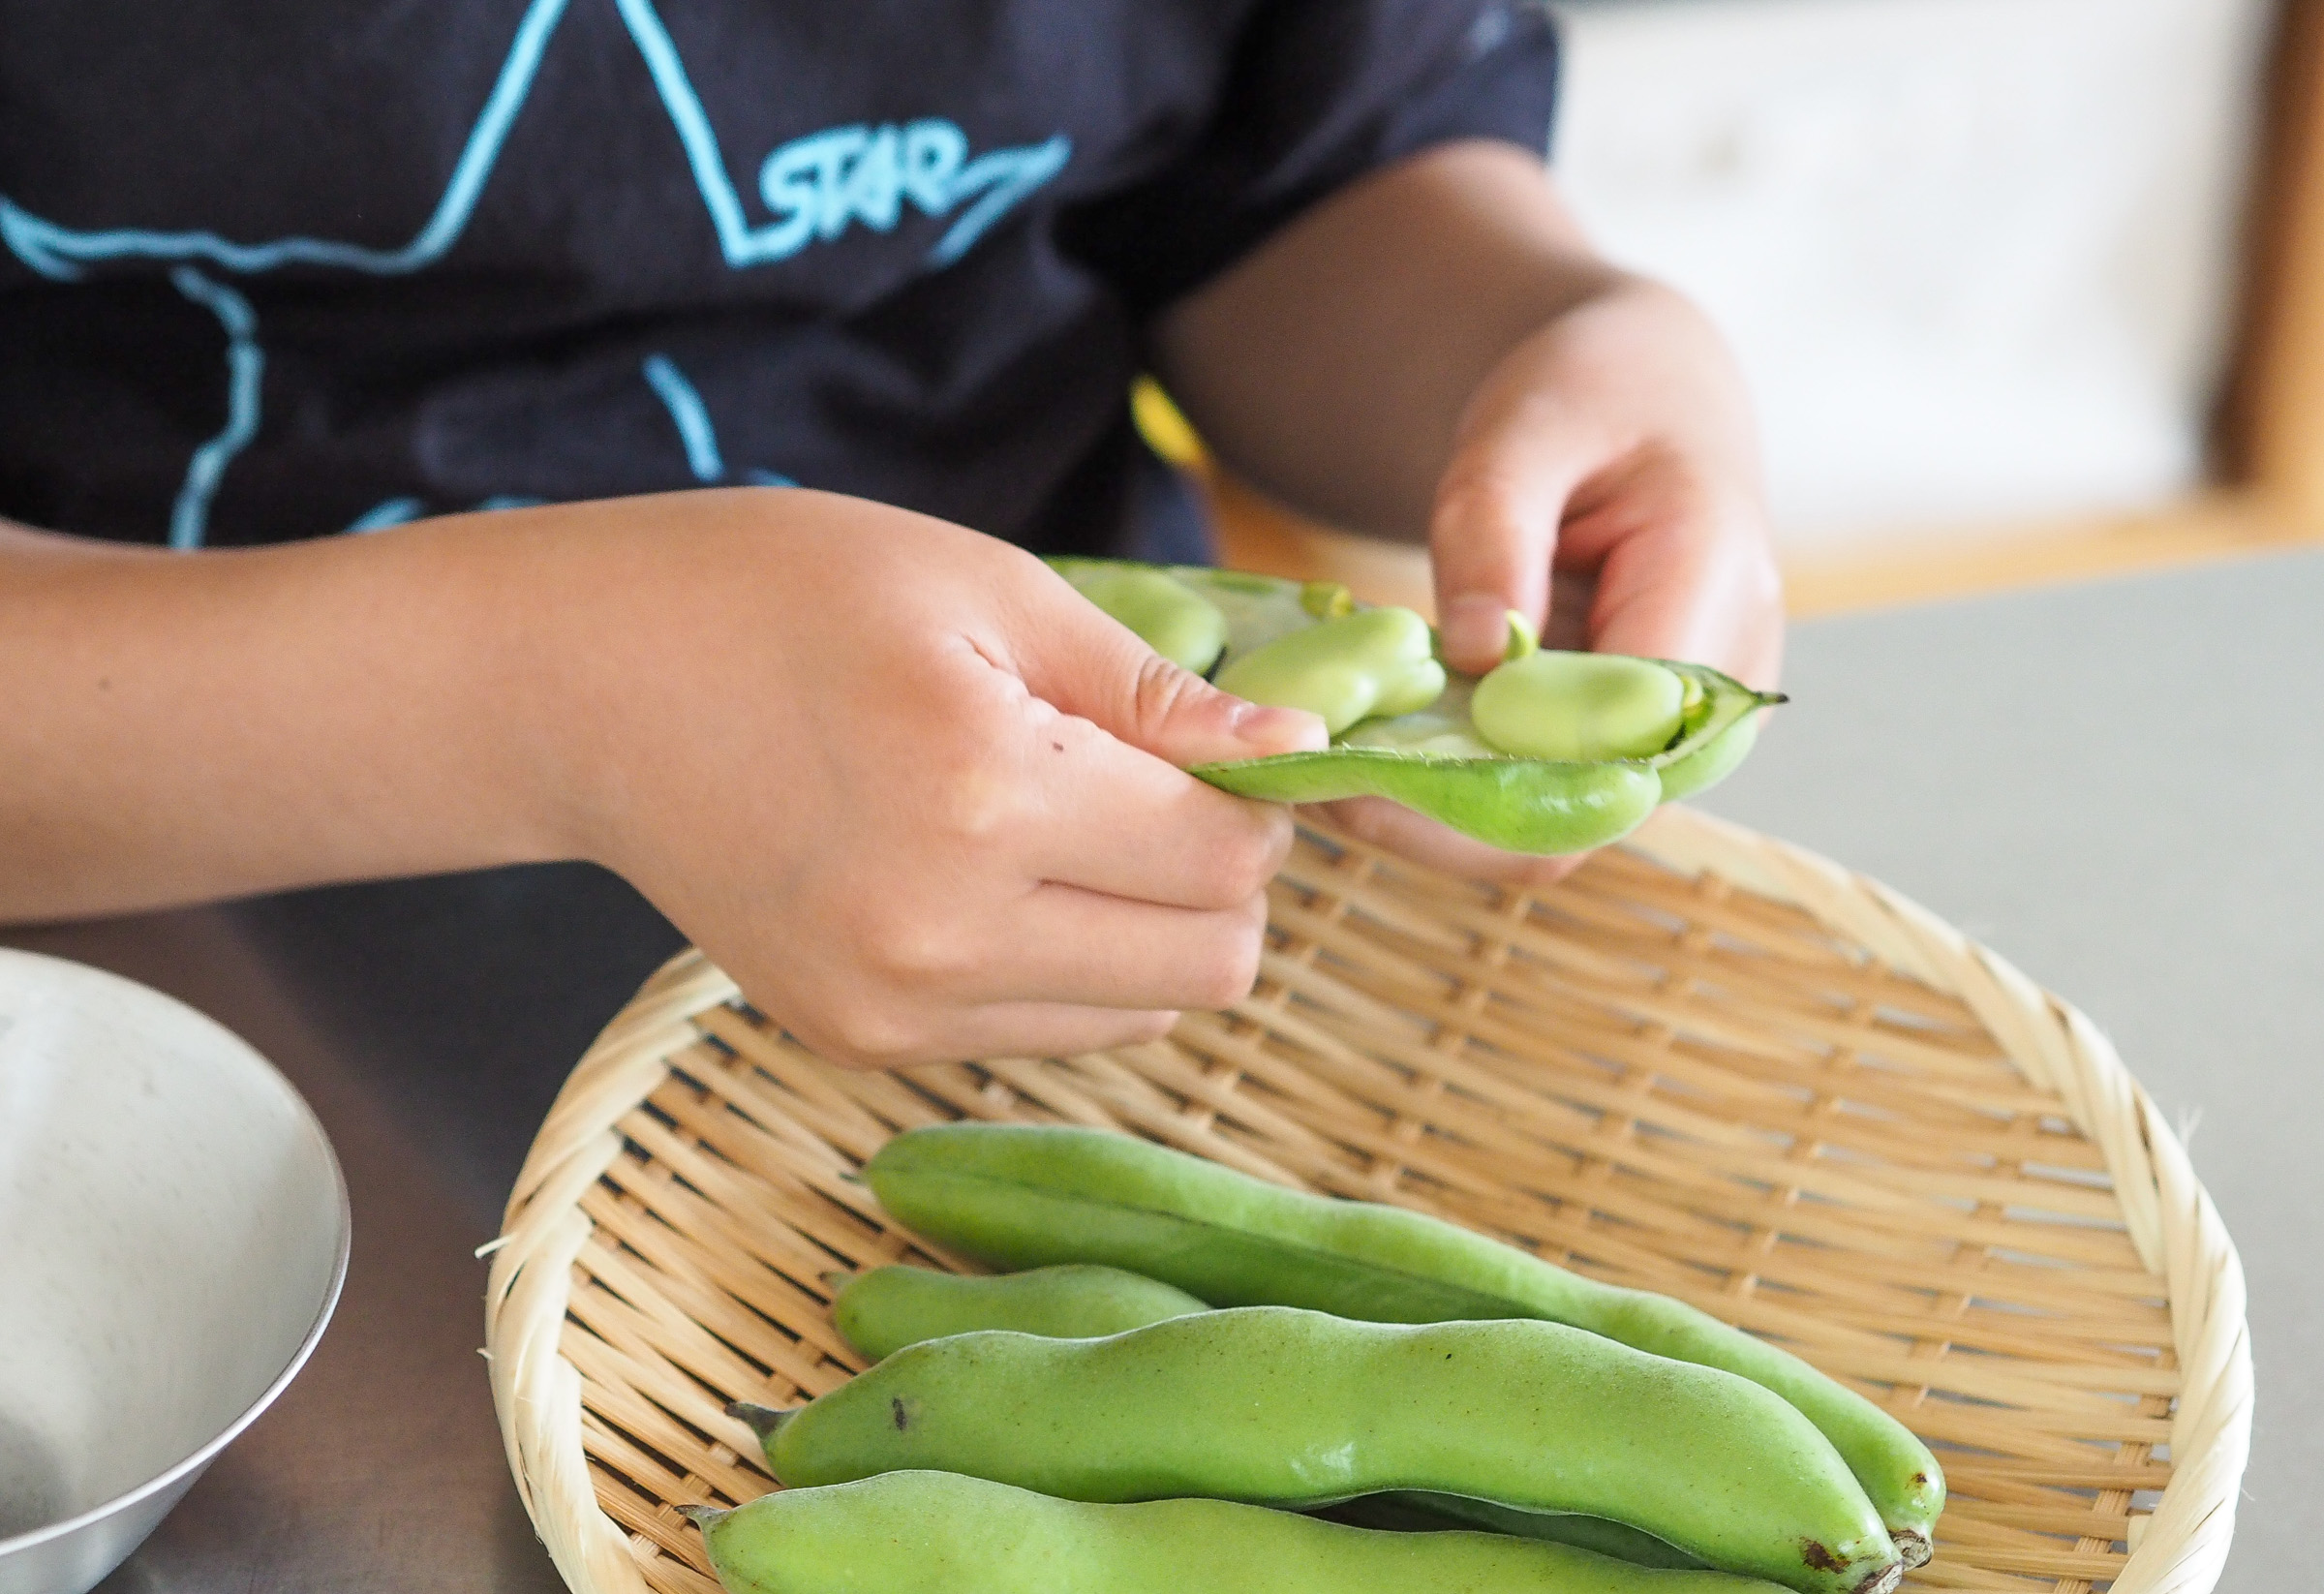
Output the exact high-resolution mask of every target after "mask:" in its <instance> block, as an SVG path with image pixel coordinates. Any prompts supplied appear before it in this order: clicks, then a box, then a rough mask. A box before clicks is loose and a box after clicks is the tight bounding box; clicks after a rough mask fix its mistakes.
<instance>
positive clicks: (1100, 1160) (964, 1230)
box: [864, 1123, 1944, 1566]
mask: <svg viewBox="0 0 2324 1594" xmlns="http://www.w3.org/2000/svg"><path fill="white" fill-rule="evenodd" d="M864 1177H865V1179H866V1180H868V1181H869V1182H870V1184H871V1188H872V1190H873V1192H874V1193H875V1194H877V1195H878V1197H879V1200H880V1204H881V1205H882V1206H884V1207H885V1208H886V1209H887V1210H888V1211H889V1212H891V1213H892V1214H894V1215H895V1217H897V1218H898V1219H899V1220H900V1221H902V1223H903V1224H904V1225H906V1226H907V1227H908V1228H910V1229H912V1230H913V1231H915V1232H916V1233H918V1234H921V1235H924V1236H926V1237H927V1238H929V1239H930V1240H933V1241H936V1242H938V1243H940V1244H942V1245H945V1246H947V1247H949V1248H950V1249H953V1250H955V1251H958V1252H960V1253H962V1254H963V1255H966V1256H971V1257H974V1258H975V1259H976V1260H978V1261H980V1262H983V1263H985V1264H987V1265H988V1266H993V1267H1004V1268H1033V1267H1042V1266H1047V1265H1050V1264H1055V1263H1060V1262H1101V1263H1105V1264H1108V1265H1110V1266H1113V1267H1116V1268H1125V1269H1129V1270H1131V1271H1133V1272H1140V1273H1144V1274H1146V1275H1147V1276H1148V1277H1153V1278H1159V1279H1162V1280H1164V1281H1165V1282H1167V1283H1171V1284H1175V1285H1177V1287H1178V1288H1180V1289H1183V1290H1186V1291H1189V1292H1191V1293H1192V1294H1195V1295H1198V1296H1200V1297H1201V1298H1202V1299H1204V1300H1206V1301H1209V1302H1212V1303H1217V1304H1220V1305H1229V1306H1236V1305H1255V1304H1260V1303H1281V1304H1286V1305H1295V1306H1306V1307H1311V1308H1313V1309H1315V1310H1319V1311H1328V1312H1337V1313H1339V1314H1340V1315H1342V1316H1345V1317H1360V1318H1375V1319H1379V1320H1381V1321H1384V1322H1396V1323H1428V1322H1439V1321H1445V1320H1450V1319H1458V1318H1495V1317H1535V1318H1545V1319H1548V1320H1549V1321H1552V1322H1557V1323H1567V1324H1571V1325H1573V1326H1575V1327H1576V1328H1580V1329H1586V1330H1588V1331H1590V1332H1591V1333H1599V1334H1603V1335H1605V1336H1606V1337H1607V1338H1609V1339H1614V1340H1619V1341H1620V1342H1622V1343H1624V1344H1626V1345H1631V1346H1634V1347H1636V1348H1637V1349H1639V1350H1644V1351H1651V1352H1653V1353H1655V1354H1657V1355H1660V1356H1667V1357H1673V1358H1676V1359H1678V1360H1680V1361H1684V1362H1693V1363H1699V1364H1702V1365H1704V1366H1710V1367H1718V1368H1722V1369H1724V1370H1726V1371H1728V1372H1731V1373H1734V1374H1737V1375H1738V1376H1740V1377H1743V1378H1748V1379H1750V1380H1751V1381H1753V1382H1754V1383H1756V1384H1758V1385H1760V1386H1762V1387H1764V1388H1766V1389H1768V1390H1770V1391H1772V1392H1774V1393H1775V1394H1777V1395H1781V1396H1783V1398H1784V1399H1786V1400H1788V1401H1789V1402H1790V1403H1791V1404H1792V1405H1793V1406H1795V1407H1797V1408H1798V1409H1799V1410H1800V1411H1801V1412H1803V1413H1805V1414H1806V1415H1807V1416H1808V1418H1809V1419H1810V1420H1811V1421H1813V1422H1814V1423H1815V1424H1816V1425H1817V1426H1818V1427H1819V1429H1821V1430H1822V1431H1823V1433H1824V1434H1825V1436H1826V1437H1828V1438H1829V1439H1830V1440H1831V1442H1832V1444H1833V1445H1834V1446H1835V1447H1836V1448H1837V1449H1838V1451H1839V1453H1840V1455H1841V1456H1843V1457H1844V1458H1846V1460H1847V1462H1848V1464H1849V1467H1850V1470H1851V1471H1852V1472H1853V1473H1854V1474H1855V1476H1856V1478H1857V1480H1858V1482H1859V1483H1860V1484H1861V1485H1862V1487H1863V1488H1864V1491H1865V1493H1866V1494H1867V1495H1868V1496H1869V1497H1870V1499H1871V1500H1872V1502H1873V1504H1874V1506H1875V1507H1876V1508H1878V1510H1879V1511H1880V1513H1881V1518H1882V1519H1883V1520H1884V1521H1885V1522H1886V1524H1887V1526H1888V1530H1889V1532H1890V1534H1891V1535H1892V1536H1893V1537H1894V1539H1895V1541H1896V1544H1897V1548H1899V1549H1900V1550H1901V1551H1902V1552H1903V1553H1904V1555H1905V1557H1906V1559H1907V1561H1908V1562H1909V1563H1910V1564H1911V1565H1915V1566H1917V1565H1919V1564H1920V1563H1921V1562H1923V1561H1925V1560H1927V1559H1928V1556H1929V1552H1930V1543H1931V1535H1932V1534H1933V1533H1934V1531H1935V1524H1936V1521H1937V1517H1938V1515H1939V1514H1940V1513H1941V1512H1942V1510H1943V1509H1944V1473H1943V1470H1942V1468H1941V1467H1939V1466H1938V1464H1937V1458H1936V1456H1933V1455H1932V1454H1931V1453H1930V1451H1929V1448H1928V1447H1927V1446H1926V1445H1924V1444H1922V1443H1921V1442H1920V1440H1919V1439H1918V1438H1917V1437H1915V1436H1914V1434H1913V1433H1912V1431H1911V1429H1910V1428H1907V1427H1906V1426H1905V1425H1903V1424H1902V1423H1899V1422H1898V1421H1897V1420H1896V1419H1895V1418H1894V1417H1892V1416H1890V1415H1889V1414H1888V1413H1886V1412H1884V1411H1882V1410H1881V1408H1880V1407H1878V1406H1876V1405H1874V1404H1873V1403H1872V1402H1871V1401H1869V1400H1867V1399H1865V1398H1864V1397H1863V1396H1862V1395H1858V1394H1856V1393H1855V1392H1854V1391H1853V1390H1850V1389H1849V1388H1848V1387H1846V1386H1845V1385H1843V1384H1840V1383H1839V1382H1837V1381H1836V1380H1834V1379H1832V1378H1829V1377H1827V1376H1825V1375H1824V1374H1823V1373H1821V1372H1819V1371H1818V1370H1817V1369H1815V1368H1814V1367H1811V1366H1810V1365H1808V1364H1807V1363H1805V1362H1803V1361H1801V1360H1800V1359H1799V1358H1798V1357H1795V1356H1793V1355H1791V1354H1790V1353H1789V1352H1788V1351H1785V1350H1783V1349H1781V1348H1780V1347H1778V1346H1775V1345H1771V1344H1769V1343H1767V1342H1766V1341H1765V1340H1762V1339H1758V1338H1755V1337H1753V1336H1752V1335H1750V1334H1747V1333H1742V1332H1740V1331H1739V1330H1736V1329H1733V1328H1730V1327H1728V1325H1727V1324H1725V1323H1722V1322H1720V1321H1719V1320H1718V1319H1717V1318H1715V1317H1712V1316H1710V1315H1709V1314H1708V1313H1706V1312H1701V1311H1697V1310H1696V1309H1695V1308H1694V1307H1692V1306H1689V1305H1687V1304H1686V1303H1683V1302H1679V1301H1673V1300H1671V1299H1669V1298H1668V1297H1667V1296H1661V1295H1655V1294H1652V1293H1650V1292H1647V1291H1643V1290H1627V1289H1622V1288H1619V1287H1617V1286H1614V1285H1610V1284H1602V1283H1599V1282H1598V1281H1596V1280H1594V1279H1589V1278H1584V1277H1582V1276H1581V1275H1579V1274H1577V1273H1573V1272H1567V1271H1566V1270H1565V1269H1563V1268H1559V1267H1556V1266H1554V1265H1552V1264H1550V1263H1547V1262H1544V1261H1543V1260H1542V1259H1541V1258H1539V1257H1536V1256H1533V1255H1531V1254H1529V1253H1527V1252H1524V1251H1520V1250H1518V1249H1517V1248H1515V1247H1514V1246H1512V1245H1505V1244H1502V1243H1501V1242H1500V1241H1495V1240H1491V1239H1488V1238H1487V1237H1485V1236H1483V1235H1480V1234H1476V1233H1473V1232H1471V1231H1470V1230H1467V1229H1463V1228H1460V1227H1458V1226H1457V1225H1455V1224H1451V1223H1446V1222H1443V1221H1441V1220H1440V1219H1437V1218H1432V1217H1427V1216H1424V1215H1423V1214H1422V1213H1419V1212H1413V1211H1405V1210H1403V1209H1401V1208H1396V1207H1388V1206H1382V1205H1379V1204H1377V1203H1373V1202H1361V1201H1335V1200H1330V1199H1328V1198H1326V1197H1322V1196H1315V1195H1309V1194H1307V1193H1305V1192H1303V1191H1299V1190H1291V1189H1286V1188H1285V1187H1283V1186H1282V1185H1279V1184H1273V1183H1269V1182H1268V1181H1266V1180H1258V1179H1253V1178H1251V1177H1250V1176H1249V1175H1247V1174H1241V1173H1238V1172H1236V1171H1235V1170H1234V1169H1232V1168H1227V1167H1224V1166H1222V1165H1220V1164H1218V1163H1215V1162H1211V1161H1208V1159H1206V1158H1203V1157H1196V1156H1189V1155H1187V1154H1186V1153H1185V1152H1182V1151H1175V1150H1170V1149H1169V1148H1168V1147H1164V1146H1157V1145H1155V1144H1153V1143H1152V1142H1150V1141H1145V1140H1139V1139H1135V1138H1133V1137H1131V1136H1128V1135H1120V1134H1113V1133H1109V1132H1107V1131H1104V1130H1097V1129H1083V1128H1075V1127H1066V1126H1036V1125H1031V1124H1001V1123H948V1124H935V1125H931V1126H929V1127H926V1128H921V1129H914V1130H911V1131H909V1132H908V1133H905V1134H902V1135H899V1136H897V1137H896V1138H895V1139H893V1140H891V1141H889V1142H888V1143H887V1144H886V1145H885V1146H883V1147H881V1148H880V1150H879V1151H878V1152H877V1153H876V1154H875V1155H874V1156H873V1157H872V1158H871V1161H870V1162H869V1163H867V1164H866V1165H865V1168H864Z"/></svg>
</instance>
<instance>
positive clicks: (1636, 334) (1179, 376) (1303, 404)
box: [1155, 141, 1783, 884]
mask: <svg viewBox="0 0 2324 1594" xmlns="http://www.w3.org/2000/svg"><path fill="white" fill-rule="evenodd" d="M1155 345H1156V352H1157V354H1158V357H1159V365H1160V372H1161V375H1162V377H1163V379H1164V381H1165V382H1166V383H1168V384H1169V386H1170V388H1171V390H1172V392H1173V393H1174V394H1175V395H1176V396H1177V398H1178V399H1179V400H1180V401H1181V402H1182V403H1183V404H1184V405H1185V407H1186V410H1187V413H1188V414H1189V416H1190V417H1191V418H1192V419H1193V421H1194V423H1195V425H1196V427H1197V428H1198V429H1199V430H1200V431H1201V432H1202V434H1203V436H1204V439H1205V440H1206V442H1208V444H1210V445H1211V446H1212V447H1213V448H1214V449H1215V451H1216V452H1217V453H1218V454H1219V455H1220V456H1221V457H1222V458H1224V459H1225V460H1226V461H1227V462H1228V463H1229V464H1230V465H1232V466H1234V467H1235V468H1236V469H1237V470H1238V472H1240V473H1241V474H1242V475H1245V476H1246V477H1248V478H1250V479H1252V480H1254V481H1256V482H1257V483H1258V484H1259V485H1261V486H1262V487H1265V488H1267V489H1269V491H1271V492H1274V493H1275V494H1277V495H1278V496H1280V497H1282V498H1283V499H1285V500H1286V501H1288V502H1289V503H1291V504H1293V505H1295V506H1298V507H1300V508H1301V509H1304V510H1306V511H1308V512H1309V513H1312V514H1315V515H1317V516H1319V517H1321V518H1322V519H1324V520H1326V521H1328V522H1330V523H1332V524H1335V525H1339V526H1345V527H1349V528H1352V529H1355V530H1359V531H1365V532H1370V533H1373V534H1375V535H1378V536H1385V537H1393V538H1404V539H1411V538H1417V537H1420V536H1425V537H1426V538H1427V540H1428V544H1429V550H1430V553H1431V556H1432V559H1433V562H1434V565H1435V573H1436V594H1437V604H1438V617H1439V620H1440V622H1441V624H1442V629H1443V636H1444V643H1445V651H1446V654H1447V657H1448V660H1449V661H1450V662H1451V663H1452V665H1453V666H1454V667H1456V668H1461V669H1466V670H1469V671H1471V672H1477V671H1482V670H1483V669H1486V668H1489V667H1490V665H1491V664H1492V662H1493V660H1494V659H1497V658H1498V657H1499V654H1500V650H1501V647H1502V645H1503V642H1504V640H1505V638H1506V634H1507V633H1506V629H1505V618H1504V616H1505V611H1507V610H1509V609H1517V610H1519V611H1521V612H1522V613H1524V614H1525V615H1527V616H1528V617H1529V618H1531V619H1532V620H1533V621H1535V622H1536V623H1537V624H1541V625H1543V635H1544V641H1545V642H1547V643H1548V644H1549V645H1551V646H1561V647H1588V648H1595V649H1598V650H1601V651H1605V652H1612V653H1636V654H1645V655H1649V656H1654V657H1661V658H1669V659H1690V660H1694V661H1697V662H1699V663H1706V664H1712V665H1715V666H1717V667H1718V668H1720V669H1723V670H1726V671H1728V673H1729V674H1731V675H1734V676H1737V677H1738V678H1740V679H1742V680H1744V681H1746V682H1748V683H1750V684H1751V685H1754V686H1758V687H1762V688H1769V687H1772V686H1774V684H1775V673H1776V667H1777V664H1778V661H1779V655H1780V653H1781V649H1782V637H1783V609H1782V593H1781V583H1780V582H1779V580H1778V578H1777V574H1776V567H1775V561H1774V557H1773V553H1772V551H1771V549H1770V546H1769V542H1768V535H1767V527H1766V517H1765V511H1764V509H1763V507H1762V506H1761V497H1760V485H1759V472H1758V462H1757V458H1756V445H1755V443H1754V439H1753V428H1752V422H1751V416H1750V410H1749V406H1748V403H1747V401H1746V399H1745V396H1744V393H1743V390H1742V383H1741V382H1740V380H1739V378H1738V377H1737V375H1736V372H1735V368H1734V364H1733V361H1732V360H1731V359H1730V358H1729V356H1728V353H1727V351H1726V350H1725V348H1724V347H1723V346H1722V345H1721V343H1720V340H1719V338H1718V336H1717V334H1716V333H1714V332H1713V331H1712V330H1711V328H1710V326H1709V325H1708V323H1707V322H1704V320H1703V319H1702V317H1701V316H1700V315H1699V314H1697V312H1696V311H1695V310H1694V309H1693V307H1692V306H1690V305H1689V304H1687V302H1686V301H1685V300H1683V299H1681V298H1680V297H1679V296H1678V295H1677V294H1675V293H1672V292H1670V291H1667V290H1665V289H1662V288H1659V287H1657V286H1655V285H1654V284H1652V283H1648V282H1645V281H1643V280H1641V279H1639V278H1636V277H1633V276H1630V275H1628V274H1627V273H1624V272H1622V271H1619V270H1616V269H1614V268H1613V267H1611V266H1609V265H1607V264H1606V263H1605V261H1602V260H1600V259H1599V258H1598V257H1597V255H1596V254H1595V253H1594V252H1593V251H1592V250H1591V248H1590V247H1589V244H1588V241H1587V240H1586V239H1585V238H1584V237H1583V236H1582V233H1581V230H1580V229H1579V227H1578V226H1577V225H1576V224H1575V221H1574V218H1573V217H1572V215H1571V214H1570V213H1569V212H1568V211H1567V209H1566V207H1565V205H1564V203H1563V201H1562V200H1561V199H1559V197H1558V195H1557V192H1556V189H1555V187H1554V185H1553V184H1552V183H1551V182H1550V181H1549V179H1548V177H1547V175H1546V173H1545V172H1544V169H1543V167H1542V163H1541V162H1540V161H1539V160H1538V159H1536V158H1535V157H1533V156H1532V155H1529V154H1528V153H1526V152H1525V151H1523V150H1520V149H1517V148H1515V147H1514V146H1512V145H1508V144H1499V143H1490V142H1484V141H1472V142H1466V143H1452V144H1446V145H1442V146H1439V147H1437V148H1434V149H1430V150H1427V151H1425V152H1423V153H1422V154H1419V155H1416V156H1413V157H1411V158H1409V159H1407V160H1405V161H1402V162H1399V163H1398V164H1396V165H1395V166H1392V167H1390V168H1388V169H1384V170H1381V171H1377V172H1374V173H1373V174H1371V175H1370V176H1368V177H1366V178H1364V179H1363V180H1361V182H1358V183H1355V184H1352V185H1350V186H1349V187H1348V188H1346V189H1344V190H1342V191H1340V192H1339V193H1337V194H1334V195H1333V196H1331V197H1330V199H1326V200H1325V201H1323V202H1322V203H1320V204H1318V205H1316V206H1315V207H1314V208H1313V209H1311V210H1310V211H1308V212H1306V213H1305V214H1304V215H1302V216H1300V218H1299V219H1298V220H1297V221H1295V222H1293V223H1292V224H1291V225H1289V226H1287V227H1285V228H1283V229H1282V230H1280V231H1279V232H1277V233H1276V234H1275V235H1273V236H1272V237H1270V238H1269V240H1268V242H1267V243H1266V244H1265V245H1264V246H1263V247H1262V248H1260V249H1258V250H1256V251H1254V252H1253V253H1252V254H1251V255H1250V256H1249V257H1247V258H1246V259H1244V260H1243V261H1239V262H1238V263H1237V264H1236V265H1235V266H1234V267H1233V268H1232V269H1231V270H1229V271H1227V272H1225V273H1224V274H1222V275H1221V276H1220V277H1219V278H1218V279H1217V280H1216V281H1215V282H1212V283H1210V284H1208V285H1206V286H1205V287H1204V288H1203V289H1201V290H1200V291H1197V292H1196V293H1194V294H1192V295H1190V296H1189V297H1188V298H1186V299H1185V300H1183V301H1181V302H1180V303H1178V304H1177V305H1174V306H1172V307H1171V308H1170V309H1169V310H1168V311H1167V312H1166V313H1165V314H1164V315H1163V316H1162V317H1161V318H1160V321H1159V322H1158V324H1157V326H1156V328H1155ZM1553 572H1554V574H1555V577H1556V581H1555V586H1556V600H1555V601H1552V600H1551V586H1552V574H1553ZM1544 611H1546V612H1544ZM1333 814H1334V817H1336V818H1337V819H1339V821H1340V822H1341V823H1343V824H1345V825H1347V826H1348V827H1349V828H1351V829H1353V830H1355V831H1356V832H1357V833H1359V834H1361V835H1363V836H1366V837H1368V838H1370V839H1372V840H1374V841H1378V842H1380V843H1384V844H1386V845H1389V846H1391V847H1394V848H1395V849H1396V850H1398V851H1401V852H1404V853H1406V854H1408V855H1410V856H1412V857H1415V858H1418V859H1421V860H1422V861H1423V862H1429V863H1434V864H1437V865H1439V866H1441V867H1444V868H1448V869H1452V870H1456V871H1459V872H1461V873H1464V874H1473V875H1479V876H1491V877H1498V878H1503V879H1510V880H1515V881H1522V882H1529V883H1536V884H1538V883H1544V882H1546V881H1547V880H1550V879H1554V878H1556V877H1557V876H1558V875H1559V874H1563V873H1565V871H1566V870H1567V869H1568V868H1570V867H1571V863H1570V861H1565V860H1555V859H1546V860H1545V859H1540V858H1525V857H1518V856H1515V855H1514V854H1510V853H1504V852H1498V851H1495V850H1493V849H1492V848H1489V847H1486V846H1484V845H1483V844H1482V843H1476V842H1473V841H1470V840H1468V839H1467V838H1466V837H1463V836H1460V835H1458V834H1456V833H1454V832H1452V831H1451V830H1448V829H1446V828H1444V827H1443V826H1440V825H1437V824H1435V823H1433V822H1432V821H1429V820H1426V819H1422V817H1420V816H1419V815H1418V814H1415V813H1412V812H1409V811H1407V810H1403V809H1399V808H1395V807H1393V806H1391V805H1390V804H1387V803H1384V802H1381V801H1378V800H1376V799H1360V800H1358V801H1355V802H1351V803H1343V804H1335V805H1333Z"/></svg>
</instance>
